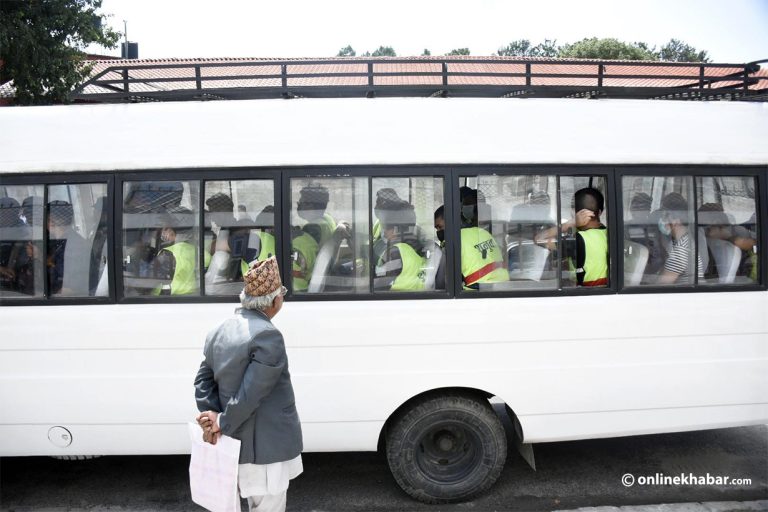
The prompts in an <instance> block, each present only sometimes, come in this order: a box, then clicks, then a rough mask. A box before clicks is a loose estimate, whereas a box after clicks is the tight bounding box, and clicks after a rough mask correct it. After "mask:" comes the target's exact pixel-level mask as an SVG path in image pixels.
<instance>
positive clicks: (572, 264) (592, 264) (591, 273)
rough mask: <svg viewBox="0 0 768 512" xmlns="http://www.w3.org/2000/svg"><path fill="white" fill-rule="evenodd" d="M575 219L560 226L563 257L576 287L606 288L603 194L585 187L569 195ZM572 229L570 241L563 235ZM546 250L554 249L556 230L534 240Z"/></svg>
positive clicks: (605, 232)
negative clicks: (562, 238) (602, 218)
mask: <svg viewBox="0 0 768 512" xmlns="http://www.w3.org/2000/svg"><path fill="white" fill-rule="evenodd" d="M573 208H574V210H575V211H576V215H575V216H574V218H573V219H571V220H569V221H567V222H565V223H563V225H562V228H561V229H562V233H563V235H564V237H565V238H564V240H563V255H564V259H565V260H566V261H567V262H568V267H569V269H570V271H571V272H573V273H574V274H575V276H576V285H577V286H608V230H607V228H606V227H605V225H604V224H603V223H602V221H601V220H600V216H601V215H602V214H603V211H604V209H605V199H604V197H603V194H602V193H601V192H600V191H599V190H597V189H596V188H591V187H586V188H582V189H580V190H577V191H576V193H575V194H574V195H573ZM572 229H575V230H576V232H575V234H574V236H573V237H567V233H568V232H569V231H571V230H572ZM537 242H544V243H546V244H547V248H548V249H550V250H554V249H555V247H556V245H557V228H556V227H555V228H551V229H549V230H547V231H546V232H544V233H543V236H541V237H539V238H538V239H537Z"/></svg>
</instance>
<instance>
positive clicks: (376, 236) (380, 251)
mask: <svg viewBox="0 0 768 512" xmlns="http://www.w3.org/2000/svg"><path fill="white" fill-rule="evenodd" d="M392 200H397V201H402V199H401V198H400V196H399V195H398V194H397V191H396V190H395V189H393V188H381V189H379V190H378V191H377V192H376V204H375V205H374V207H373V215H374V217H376V221H375V222H374V223H373V228H372V230H371V233H372V236H371V239H372V241H373V261H378V260H379V258H381V257H382V256H383V255H384V251H385V250H386V248H387V240H386V239H385V238H384V237H383V236H382V232H381V215H382V214H381V209H382V207H383V205H384V204H385V203H387V202H391V201H392Z"/></svg>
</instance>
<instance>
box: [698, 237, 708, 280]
mask: <svg viewBox="0 0 768 512" xmlns="http://www.w3.org/2000/svg"><path fill="white" fill-rule="evenodd" d="M698 234H699V239H698V242H697V243H698V244H699V258H700V259H701V268H703V269H704V270H706V269H707V267H709V251H708V250H707V247H708V246H707V235H706V232H705V231H704V228H699V229H698Z"/></svg>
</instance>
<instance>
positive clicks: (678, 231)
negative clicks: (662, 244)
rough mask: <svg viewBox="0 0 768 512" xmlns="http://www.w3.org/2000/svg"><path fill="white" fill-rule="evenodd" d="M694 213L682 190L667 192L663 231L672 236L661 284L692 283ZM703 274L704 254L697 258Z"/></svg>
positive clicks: (659, 222) (659, 281)
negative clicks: (690, 225)
mask: <svg viewBox="0 0 768 512" xmlns="http://www.w3.org/2000/svg"><path fill="white" fill-rule="evenodd" d="M689 218H690V214H689V212H688V201H686V200H685V198H684V197H683V196H682V195H681V194H679V193H678V192H672V193H669V194H667V195H666V196H664V197H663V198H662V199H661V208H660V218H659V221H658V227H659V231H660V232H661V234H662V235H663V236H667V237H669V238H670V240H671V245H670V249H669V251H668V254H667V258H666V261H665V262H664V268H663V269H662V271H661V272H660V273H659V275H658V278H657V281H656V282H657V284H692V283H693V279H692V272H691V268H692V267H693V254H694V248H693V244H692V242H691V236H690V234H689V232H688V223H689ZM696 266H697V269H698V273H699V277H700V278H703V268H702V260H701V256H699V258H698V261H697V264H696Z"/></svg>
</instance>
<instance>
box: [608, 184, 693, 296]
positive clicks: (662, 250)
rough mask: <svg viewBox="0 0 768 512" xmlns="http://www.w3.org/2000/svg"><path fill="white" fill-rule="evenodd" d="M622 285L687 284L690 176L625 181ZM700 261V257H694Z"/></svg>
mask: <svg viewBox="0 0 768 512" xmlns="http://www.w3.org/2000/svg"><path fill="white" fill-rule="evenodd" d="M622 198H623V207H624V212H625V213H624V285H625V286H640V285H663V286H675V285H677V286H680V285H692V284H693V282H694V274H693V273H694V271H695V270H694V268H698V272H699V278H701V277H702V261H701V257H699V259H698V264H697V265H696V267H694V255H695V251H696V245H697V244H701V239H700V238H699V237H698V236H696V233H695V231H696V230H694V229H693V228H694V223H693V220H694V210H693V208H694V197H693V177H691V176H625V177H624V178H623V179H622ZM700 256H701V255H700Z"/></svg>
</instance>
